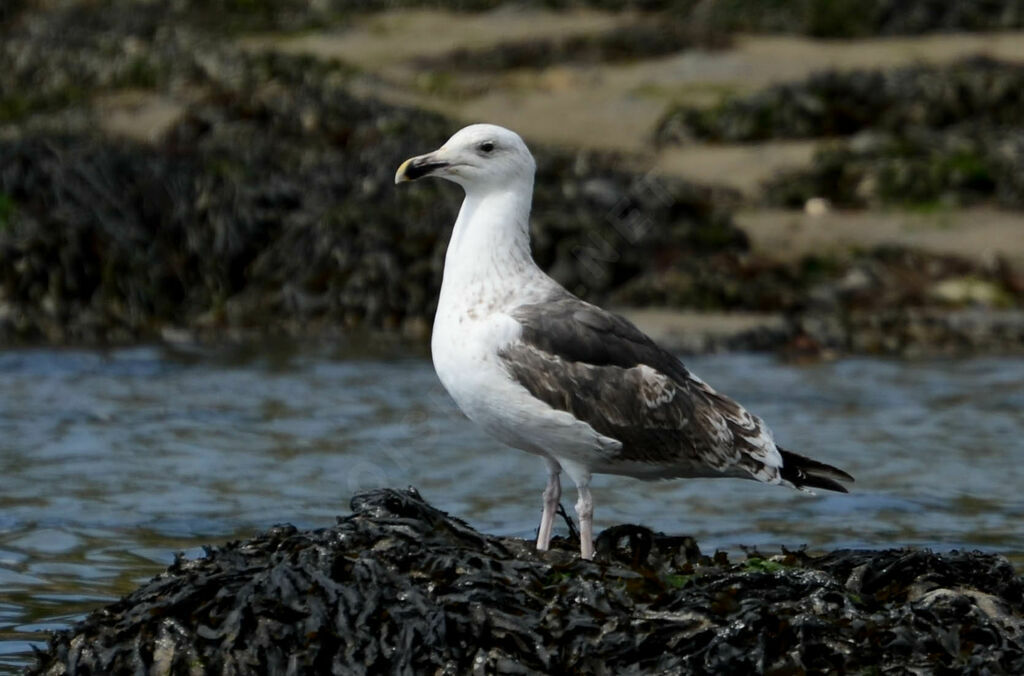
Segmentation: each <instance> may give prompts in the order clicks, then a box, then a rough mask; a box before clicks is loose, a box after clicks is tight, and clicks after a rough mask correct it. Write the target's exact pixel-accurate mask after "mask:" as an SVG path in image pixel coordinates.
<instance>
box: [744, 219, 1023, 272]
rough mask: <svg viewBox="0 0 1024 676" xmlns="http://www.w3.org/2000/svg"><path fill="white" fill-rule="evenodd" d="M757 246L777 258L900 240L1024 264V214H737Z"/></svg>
mask: <svg viewBox="0 0 1024 676" xmlns="http://www.w3.org/2000/svg"><path fill="white" fill-rule="evenodd" d="M736 222H737V224H738V225H739V226H740V227H741V228H743V230H744V231H745V232H746V233H747V235H748V236H749V237H750V241H751V245H752V247H753V249H754V250H755V251H757V252H760V253H765V254H768V255H770V256H771V257H772V258H775V259H777V260H797V259H799V258H801V257H802V256H805V255H807V254H812V253H814V254H830V253H839V252H842V251H844V250H849V249H853V248H871V247H876V246H881V245H886V244H899V245H902V246H908V247H911V248H915V249H920V250H923V251H929V252H932V253H938V254H951V255H957V256H966V257H969V258H973V259H975V260H980V261H984V262H992V261H994V260H995V259H996V258H997V257H1002V258H1005V259H1007V260H1010V261H1012V262H1015V263H1018V264H1021V265H1024V237H1022V236H1021V235H1022V234H1024V213H1020V212H1014V211H1000V210H997V209H990V208H975V209H951V210H948V211H938V212H934V213H913V212H902V211H884V212H879V211H832V212H828V213H826V214H823V215H821V216H810V215H808V214H805V213H801V212H792V211H775V210H757V211H745V212H740V213H738V214H737V215H736Z"/></svg>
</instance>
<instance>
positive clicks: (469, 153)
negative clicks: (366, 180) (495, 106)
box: [395, 124, 537, 192]
mask: <svg viewBox="0 0 1024 676" xmlns="http://www.w3.org/2000/svg"><path fill="white" fill-rule="evenodd" d="M536 168H537V165H536V164H535V163H534V161H533V155H531V154H530V151H529V150H528V149H527V147H526V144H525V143H523V139H521V138H520V137H519V134H517V133H515V132H514V131H510V130H508V129H505V128H504V127H499V126H497V125H493V124H474V125H470V126H468V127H465V128H463V129H460V130H459V131H457V132H456V133H455V135H454V136H452V137H451V138H450V139H448V140H447V141H446V142H445V144H444V145H443V146H441V147H440V148H438V149H437V150H435V151H434V152H432V153H427V154H426V155H419V156H417V157H412V158H409V159H408V160H406V161H405V162H402V166H400V167H398V171H397V172H395V183H402V182H405V181H415V180H416V179H418V178H423V177H424V176H438V177H440V178H446V179H448V180H449V181H452V182H454V183H458V184H459V185H461V186H462V187H463V188H464V189H465V190H466V192H480V191H483V192H487V191H490V190H494V189H499V188H508V187H510V186H514V185H516V184H526V185H531V186H532V184H533V173H534V171H535V170H536Z"/></svg>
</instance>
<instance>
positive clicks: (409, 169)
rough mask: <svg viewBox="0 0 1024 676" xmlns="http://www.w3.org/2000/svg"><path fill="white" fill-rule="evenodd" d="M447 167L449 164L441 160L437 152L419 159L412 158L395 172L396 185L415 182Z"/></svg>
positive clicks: (421, 156)
mask: <svg viewBox="0 0 1024 676" xmlns="http://www.w3.org/2000/svg"><path fill="white" fill-rule="evenodd" d="M438 152H440V151H438ZM447 166H448V162H445V161H444V160H441V159H439V158H438V156H437V153H436V152H433V153H427V154H426V155H420V156H419V157H410V158H409V159H407V160H406V161H405V162H402V166H400V167H398V171H396V172H395V183H396V184H398V183H405V182H406V181H415V180H416V179H418V178H423V177H424V176H429V175H430V174H432V173H434V172H435V171H437V170H438V169H443V168H444V167H447Z"/></svg>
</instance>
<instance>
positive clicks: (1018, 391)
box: [0, 347, 1024, 671]
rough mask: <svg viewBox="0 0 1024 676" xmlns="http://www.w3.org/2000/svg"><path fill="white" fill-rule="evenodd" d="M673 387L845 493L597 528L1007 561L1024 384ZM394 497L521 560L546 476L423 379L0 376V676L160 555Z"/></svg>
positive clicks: (240, 366) (164, 358) (918, 377)
mask: <svg viewBox="0 0 1024 676" xmlns="http://www.w3.org/2000/svg"><path fill="white" fill-rule="evenodd" d="M688 364H689V365H690V367H691V368H692V369H693V370H695V371H696V372H697V373H698V374H700V375H701V376H703V377H704V378H705V379H706V380H708V381H709V382H711V383H712V384H714V385H715V386H716V387H718V388H719V389H721V390H723V391H725V392H728V393H730V394H732V395H733V396H735V397H736V398H737V399H739V400H740V401H742V402H743V403H745V404H746V405H747V407H748V408H750V409H752V410H753V411H755V412H756V413H758V414H760V415H761V416H762V417H764V418H766V419H767V420H768V421H769V422H770V423H771V424H772V426H773V428H774V430H775V432H776V437H777V438H778V439H779V440H780V442H781V443H783V444H785V445H786V446H788V447H790V448H793V449H794V450H799V451H805V452H807V453H809V454H812V455H815V456H817V457H820V458H821V459H824V460H827V461H829V462H833V463H835V464H838V465H840V466H842V467H844V468H845V469H847V470H849V471H850V472H851V473H853V474H854V475H855V476H856V477H857V484H855V493H853V494H852V495H850V496H840V495H820V496H818V497H817V498H811V497H807V496H805V495H802V494H800V493H797V492H795V491H788V490H784V489H781V488H777V487H769V486H761V485H758V484H755V483H753V482H744V481H735V480H732V481H710V480H695V481H673V482H660V483H642V482H639V481H636V480H632V479H624V478H618V477H598V478H597V480H596V482H595V491H594V495H595V504H596V514H595V520H596V522H597V524H596V525H597V527H598V528H601V527H604V526H607V525H611V524H613V523H619V522H623V521H633V522H642V523H645V524H648V525H650V526H653V527H655V528H658V529H662V530H665V531H668V532H675V533H683V532H685V533H690V534H692V535H694V536H696V537H697V538H698V540H699V541H700V544H701V546H702V548H704V549H705V550H709V549H714V548H715V547H722V548H727V549H732V550H735V549H736V548H737V547H738V546H740V545H757V546H763V547H766V548H767V547H772V546H777V545H780V544H782V545H787V546H797V545H800V544H803V543H809V544H810V545H811V546H812V547H814V548H825V547H884V546H895V545H906V544H913V545H926V546H932V547H935V548H938V549H950V548H954V547H971V548H982V549H989V550H997V551H1001V552H1004V553H1008V554H1010V555H1011V556H1013V557H1014V559H1015V560H1017V561H1022V560H1024V557H1022V556H1021V554H1022V553H1024V526H1022V522H1021V517H1022V516H1024V494H1022V492H1021V486H1022V485H1024V468H1022V465H1024V462H1022V461H1024V449H1022V445H1021V439H1022V437H1024V389H1022V384H1024V361H1022V360H1011V359H973V360H965V361H941V362H926V363H920V362H918V363H907V362H898V361H882V360H869V359H849V360H845V361H840V362H837V363H830V364H815V365H809V366H792V365H785V364H782V363H779V362H778V361H776V360H774V359H772V358H770V357H767V356H751V355H728V356H711V357H700V358H691V359H689V360H688ZM410 484H412V485H415V486H417V487H418V488H419V489H420V491H421V492H422V493H423V495H424V496H425V497H426V498H427V499H428V500H430V501H431V502H433V503H434V504H435V505H438V506H440V507H442V508H444V509H446V510H449V511H452V512H455V513H457V514H458V515H460V516H462V517H464V518H466V519H467V520H469V521H470V522H471V523H472V524H474V525H475V526H477V527H479V528H481V529H484V530H487V531H490V532H494V533H503V534H512V535H519V536H530V535H532V532H533V529H534V528H535V527H536V522H537V520H538V518H539V506H540V505H539V501H540V492H541V489H542V487H543V484H544V472H543V469H542V466H541V463H540V461H539V460H537V459H536V458H533V457H531V456H527V455H525V454H521V453H519V452H517V451H512V450H508V449H505V448H503V447H501V446H500V445H499V444H497V443H496V442H493V441H491V440H489V439H488V438H486V437H485V436H484V435H483V434H482V433H480V432H478V431H477V430H476V429H475V428H474V427H473V426H472V425H471V424H470V423H469V422H468V421H466V420H465V419H463V418H462V417H461V416H460V415H459V414H458V413H457V411H456V410H455V409H454V406H453V404H452V403H451V402H450V401H449V399H448V398H447V395H445V394H444V392H443V390H441V388H440V385H439V384H438V383H437V381H436V378H435V376H434V374H433V371H432V369H431V367H430V364H429V361H428V360H427V359H426V358H423V357H417V358H411V359H410V358H405V359H369V358H343V357H341V356H338V355H335V354H331V353H330V352H328V351H325V350H304V351H303V350H297V349H295V348H294V347H293V348H285V349H273V350H269V349H268V350H266V351H263V352H255V353H253V352H247V353H244V354H242V353H232V354H224V353H210V354H205V353H201V352H191V353H183V352H174V351H169V350H167V349H165V348H135V349H125V350H117V351H113V352H87V351H54V350H27V351H8V352H0V671H4V670H13V669H14V668H15V667H17V666H18V665H23V664H25V663H26V662H27V661H28V660H29V659H30V653H31V646H33V645H37V646H42V645H43V643H44V641H45V636H44V634H43V632H45V631H47V630H50V629H56V628H64V627H67V626H68V625H69V624H70V623H72V622H74V621H75V620H76V619H78V618H81V617H82V616H83V615H84V614H85V613H87V612H88V611H89V610H90V609H92V608H95V607H97V606H100V605H102V604H104V603H106V602H108V601H111V600H113V599H115V598H117V597H118V596H120V595H122V594H124V593H127V592H128V591H130V590H131V589H133V588H134V587H135V586H136V585H137V584H139V583H140V582H142V581H144V580H146V579H148V578H149V577H151V576H152V575H154V574H156V573H158V572H159V571H161V570H162V569H163V567H165V566H166V565H167V564H168V563H170V562H171V560H172V558H173V555H174V552H177V551H184V552H186V554H188V555H190V556H200V555H201V553H202V549H201V546H202V545H203V544H208V543H217V542H221V541H224V540H227V539H231V538H237V537H244V536H246V535H248V534H251V533H253V532H254V531H255V530H257V529H263V528H266V527H267V526H269V525H271V524H274V523H279V522H284V521H289V522H292V523H294V524H296V525H298V526H310V527H312V526H324V525H330V524H332V523H333V522H334V517H335V516H336V515H339V514H343V513H345V512H346V511H347V505H348V500H349V498H350V497H351V496H352V494H353V493H354V492H356V491H358V490H360V489H363V488H370V487H377V486H395V487H404V486H406V485H410ZM566 489H567V491H566V497H567V498H568V500H566V506H567V507H568V506H570V505H571V503H572V502H574V500H575V497H574V495H573V493H572V491H571V490H570V489H571V487H570V486H568V485H567V486H566Z"/></svg>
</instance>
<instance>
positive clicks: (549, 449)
mask: <svg viewBox="0 0 1024 676" xmlns="http://www.w3.org/2000/svg"><path fill="white" fill-rule="evenodd" d="M472 314H473V313H472V312H470V313H466V312H463V311H459V310H452V309H449V312H444V311H443V310H442V307H440V306H439V308H438V314H437V317H436V318H435V321H434V333H433V335H432V337H431V352H432V356H433V360H434V370H435V371H437V376H438V378H439V379H440V380H441V384H442V385H444V388H445V389H446V390H447V391H448V393H449V394H450V395H451V396H452V398H453V399H454V400H455V403H456V404H457V405H458V406H459V408H460V409H462V412H463V413H465V414H466V416H467V417H468V418H469V419H470V420H472V421H473V422H475V423H477V424H478V425H480V426H481V427H482V428H483V429H484V430H485V431H486V432H487V433H488V434H490V435H491V436H493V437H495V438H497V439H498V440H500V441H502V442H503V443H505V444H508V445H509V446H512V447H514V448H518V449H520V450H524V451H528V452H530V453H536V454H538V455H553V456H556V457H558V458H565V459H570V460H579V461H581V462H584V463H585V464H590V462H592V461H594V460H596V459H598V458H601V457H606V456H608V455H610V454H613V453H614V452H615V451H617V450H618V449H619V448H620V447H621V444H620V443H619V442H618V441H616V440H614V439H610V438H608V437H605V436H603V435H601V434H599V433H598V432H597V431H596V430H594V429H593V428H592V427H591V426H590V425H588V424H587V423H585V422H582V421H580V420H577V419H576V418H575V417H574V416H573V415H572V414H570V413H567V412H565V411H559V410H556V409H553V408H551V407H550V406H548V405H547V404H545V403H544V402H542V401H540V400H539V399H536V398H535V397H533V395H531V394H530V393H529V392H528V391H527V390H526V389H525V388H523V387H522V386H521V385H519V384H518V383H516V382H515V381H514V380H512V378H511V377H510V376H509V374H508V373H507V372H506V371H505V368H504V366H503V365H502V363H501V359H500V357H499V356H498V353H499V352H500V350H501V349H502V347H504V346H506V345H508V344H509V343H511V342H512V341H514V340H517V339H518V338H519V335H520V333H521V330H522V329H521V327H520V325H519V323H518V322H516V321H515V320H514V319H513V318H512V317H510V316H509V315H507V314H505V313H503V312H496V313H493V314H490V315H487V316H483V317H479V316H476V317H474V316H471V315H472Z"/></svg>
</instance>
